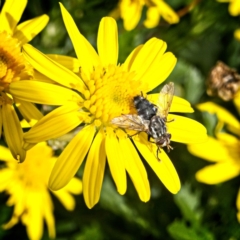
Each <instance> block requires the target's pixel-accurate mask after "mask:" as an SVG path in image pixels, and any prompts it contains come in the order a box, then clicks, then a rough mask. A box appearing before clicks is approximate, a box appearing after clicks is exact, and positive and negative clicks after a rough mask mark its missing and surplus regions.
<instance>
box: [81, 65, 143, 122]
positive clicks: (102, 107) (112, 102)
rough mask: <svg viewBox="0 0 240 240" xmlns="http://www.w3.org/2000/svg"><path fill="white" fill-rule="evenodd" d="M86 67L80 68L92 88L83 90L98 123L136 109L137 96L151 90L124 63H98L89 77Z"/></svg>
mask: <svg viewBox="0 0 240 240" xmlns="http://www.w3.org/2000/svg"><path fill="white" fill-rule="evenodd" d="M83 70H84V69H80V76H81V78H82V79H83V81H84V82H85V84H86V86H87V88H88V90H86V91H84V92H83V95H84V97H85V101H84V103H83V105H84V108H85V109H86V111H87V112H89V113H90V115H91V116H92V120H93V121H94V125H95V126H100V125H101V124H103V125H104V126H107V125H108V124H109V122H110V120H111V119H112V118H114V117H117V116H120V115H121V114H129V113H133V112H134V111H135V109H134V106H133V103H132V100H133V97H134V96H136V95H139V94H141V92H146V91H147V86H146V85H144V84H143V83H142V82H141V81H139V79H136V78H135V73H134V72H127V71H126V70H125V69H124V68H123V65H122V66H121V65H119V66H115V65H108V66H107V67H104V68H103V67H102V66H99V67H95V68H94V69H93V71H92V73H91V75H90V79H88V80H87V79H86V74H84V71H83ZM96 120H98V121H96ZM100 123H101V124H100ZM99 124H100V125H99Z"/></svg>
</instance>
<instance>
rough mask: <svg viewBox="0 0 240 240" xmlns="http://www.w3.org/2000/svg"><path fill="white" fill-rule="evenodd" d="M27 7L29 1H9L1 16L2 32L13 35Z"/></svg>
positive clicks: (0, 27) (0, 29) (6, 2)
mask: <svg viewBox="0 0 240 240" xmlns="http://www.w3.org/2000/svg"><path fill="white" fill-rule="evenodd" d="M26 5H27V0H7V1H5V3H4V5H3V8H2V11H1V14H0V23H1V25H0V32H1V31H6V32H8V33H9V34H12V33H13V31H14V29H15V27H16V25H17V23H18V22H19V20H20V18H21V16H22V13H23V11H24V9H25V7H26Z"/></svg>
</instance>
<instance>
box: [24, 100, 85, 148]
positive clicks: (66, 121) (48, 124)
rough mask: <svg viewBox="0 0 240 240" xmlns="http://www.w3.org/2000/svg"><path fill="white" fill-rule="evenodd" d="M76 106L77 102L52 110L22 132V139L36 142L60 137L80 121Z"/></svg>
mask: <svg viewBox="0 0 240 240" xmlns="http://www.w3.org/2000/svg"><path fill="white" fill-rule="evenodd" d="M78 108H79V107H78V105H77V104H66V105H64V106H61V107H59V108H57V109H55V110H53V111H52V112H50V113H49V114H47V115H46V116H44V117H43V118H41V119H40V120H39V121H38V123H37V124H35V125H34V126H33V127H32V128H31V129H30V130H29V131H28V132H27V133H25V134H24V141H25V142H27V143H37V142H42V141H46V140H49V139H52V138H56V137H60V136H62V135H64V134H66V133H68V132H70V131H71V130H72V129H74V128H75V127H77V126H78V125H79V124H81V122H82V120H81V119H80V117H81V113H79V112H78ZM24 148H25V146H24Z"/></svg>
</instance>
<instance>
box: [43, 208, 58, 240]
mask: <svg viewBox="0 0 240 240" xmlns="http://www.w3.org/2000/svg"><path fill="white" fill-rule="evenodd" d="M44 216H45V220H46V225H47V228H48V235H49V238H51V239H54V238H56V230H55V219H54V215H53V211H52V209H48V208H44Z"/></svg>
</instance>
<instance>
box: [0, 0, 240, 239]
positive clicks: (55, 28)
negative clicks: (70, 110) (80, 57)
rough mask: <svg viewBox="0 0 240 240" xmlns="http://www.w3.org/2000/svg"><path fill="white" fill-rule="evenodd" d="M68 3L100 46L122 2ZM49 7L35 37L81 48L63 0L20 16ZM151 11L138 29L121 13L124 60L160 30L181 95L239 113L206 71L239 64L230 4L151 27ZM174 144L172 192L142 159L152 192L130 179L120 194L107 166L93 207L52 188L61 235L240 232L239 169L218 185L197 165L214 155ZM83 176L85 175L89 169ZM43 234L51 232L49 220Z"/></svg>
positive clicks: (33, 5)
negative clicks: (200, 174) (216, 92)
mask: <svg viewBox="0 0 240 240" xmlns="http://www.w3.org/2000/svg"><path fill="white" fill-rule="evenodd" d="M167 2H168V3H169V4H170V5H171V6H172V7H173V8H174V9H175V10H180V9H182V8H184V7H185V6H186V5H187V4H189V3H190V2H191V1H190V0H171V1H170V0H169V1H167ZM62 3H63V5H64V6H65V7H66V8H67V10H68V11H69V12H70V13H71V15H72V17H73V18H74V20H75V22H76V23H77V25H78V28H79V30H80V31H81V33H82V34H83V35H84V36H85V37H86V38H87V39H88V40H89V41H90V42H91V43H92V44H93V45H94V46H96V36H97V30H98V24H99V21H100V19H101V18H102V17H104V16H107V15H108V13H109V12H110V11H111V10H112V9H113V8H114V7H115V6H116V5H117V0H105V1H104V0H90V1H87V0H63V1H62ZM2 4H3V3H2ZM43 13H46V14H48V15H49V16H50V22H49V24H48V26H47V27H46V28H45V30H44V31H43V32H42V33H41V34H40V35H39V36H38V37H36V38H35V39H34V40H33V41H32V42H31V44H32V45H33V46H35V47H36V48H38V49H40V50H41V51H43V52H44V53H57V54H64V55H71V56H75V53H74V50H73V47H72V44H71V41H70V39H69V37H68V35H67V32H66V29H65V27H64V24H63V21H62V17H61V13H60V8H59V4H58V1H56V0H48V1H47V0H45V1H43V0H34V1H33V0H29V3H28V6H27V8H26V10H25V12H24V15H23V17H22V19H21V21H24V20H27V19H30V18H33V17H36V16H38V15H41V14H43ZM144 18H145V13H143V16H142V19H141V22H140V23H139V25H138V27H137V28H136V29H134V30H133V31H131V32H127V31H125V30H124V29H123V25H122V21H121V20H119V21H118V27H119V48H120V51H119V53H120V56H119V62H120V63H121V62H123V61H124V60H125V59H126V57H127V56H128V54H129V53H130V52H131V51H132V49H133V48H134V47H136V46H137V45H139V44H142V43H144V42H146V41H147V40H148V39H149V38H151V37H158V38H161V39H162V40H164V41H166V42H167V44H168V51H171V52H173V53H174V54H175V55H176V57H177V58H178V63H177V66H176V67H175V69H174V71H173V73H172V74H171V75H170V77H169V78H168V81H173V82H174V83H175V85H176V95H179V96H181V97H184V98H186V99H187V100H188V101H190V102H191V104H192V105H193V106H194V105H195V104H197V103H200V102H205V101H208V100H211V101H215V102H216V103H218V104H220V105H222V106H224V107H226V108H227V109H228V110H229V111H231V112H232V113H233V114H234V115H235V116H236V117H237V118H239V116H238V115H237V111H236V109H235V108H234V106H233V104H232V102H222V101H221V100H219V99H217V98H210V97H208V96H207V95H206V88H205V79H206V77H207V75H208V73H209V71H210V69H211V68H212V67H213V65H214V64H215V63H216V61H217V60H222V61H223V62H225V63H226V64H228V65H230V66H231V67H235V68H236V69H238V70H240V69H239V66H240V57H239V55H240V54H239V52H240V42H238V41H237V40H235V39H234V37H233V32H234V30H235V29H236V28H238V27H239V26H240V19H239V17H232V16H230V15H229V13H228V4H227V3H219V2H217V1H214V0H208V1H200V2H199V4H198V5H197V6H196V7H195V8H194V9H193V10H192V11H191V12H190V13H187V14H186V15H185V16H183V17H182V18H181V20H180V23H179V24H176V25H171V26H170V25H168V24H167V23H166V22H164V21H163V20H162V21H161V22H160V24H159V26H158V27H156V28H154V29H146V28H144V26H143V25H142V21H143V20H144ZM159 89H160V87H159V88H157V89H155V90H154V91H155V92H158V91H159ZM188 117H191V118H194V119H196V120H198V121H200V122H201V123H203V124H204V125H205V126H206V127H207V128H208V132H209V134H211V133H212V130H213V129H214V126H215V124H216V118H215V117H214V116H211V115H208V114H202V113H200V112H198V111H197V110H196V112H195V113H194V114H190V115H189V116H188ZM172 146H173V147H174V150H173V151H171V152H170V153H169V156H170V158H171V160H172V162H173V164H174V165H175V167H176V169H177V172H178V173H179V176H180V179H181V182H182V189H181V191H180V193H178V194H177V195H175V196H174V195H172V194H171V193H169V192H168V191H167V190H166V189H165V187H164V186H163V185H162V183H161V182H160V181H159V179H158V178H157V177H156V176H155V174H154V172H153V171H152V170H151V169H150V168H149V166H148V165H147V164H145V162H144V160H143V162H144V164H145V166H146V169H147V171H148V176H149V180H150V184H151V192H152V196H151V200H150V201H149V202H147V203H143V202H141V201H140V200H139V198H138V196H137V193H136V191H135V189H134V187H133V185H132V183H131V180H130V179H128V190H127V193H126V194H125V195H124V196H121V195H119V194H118V193H117V191H116V189H115V186H114V183H113V180H112V179H111V176H110V173H109V170H108V169H107V171H106V175H105V179H104V184H103V189H102V193H101V199H100V202H99V203H98V204H97V205H96V206H95V207H94V208H93V209H91V210H89V209H88V208H87V207H86V205H85V203H84V200H83V196H82V195H80V196H77V197H75V199H76V201H77V205H76V209H75V210H74V211H73V212H68V211H67V210H65V209H64V207H63V206H62V205H61V204H60V203H59V202H58V200H57V199H56V198H54V196H53V199H54V205H55V211H54V214H55V218H56V229H57V239H59V240H64V239H72V240H85V239H94V240H103V239H106V240H107V239H116V240H118V239H119V240H122V239H124V240H135V239H136V240H139V239H148V240H150V239H164V240H165V239H167V240H168V239H176V240H205V239H206V240H214V239H215V240H226V239H229V240H237V239H240V226H239V223H238V222H237V219H236V196H237V191H238V188H239V177H238V178H235V179H233V180H230V181H228V182H225V183H223V184H219V185H215V186H209V185H205V184H202V183H198V182H197V181H196V180H195V173H196V171H197V170H199V169H201V168H202V167H203V166H206V165H207V164H208V163H207V162H205V161H203V160H201V159H199V158H196V157H194V156H192V155H190V153H188V151H187V148H186V146H185V145H183V144H179V143H173V144H172ZM202 151H204V149H202ZM209 154H211V153H210V152H209ZM239 161H240V158H239ZM78 176H79V177H81V176H82V169H80V170H79V172H78ZM7 198H8V196H7V195H6V194H5V193H2V194H0V209H1V214H0V224H3V223H5V222H6V221H8V220H9V219H10V217H11V214H12V208H9V207H6V205H5V203H6V200H7ZM0 239H27V235H26V231H25V227H24V226H23V225H21V224H18V225H16V226H15V227H13V228H12V229H10V230H8V231H4V230H2V229H1V228H0ZM43 239H48V233H47V231H46V228H45V233H44V236H43Z"/></svg>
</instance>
